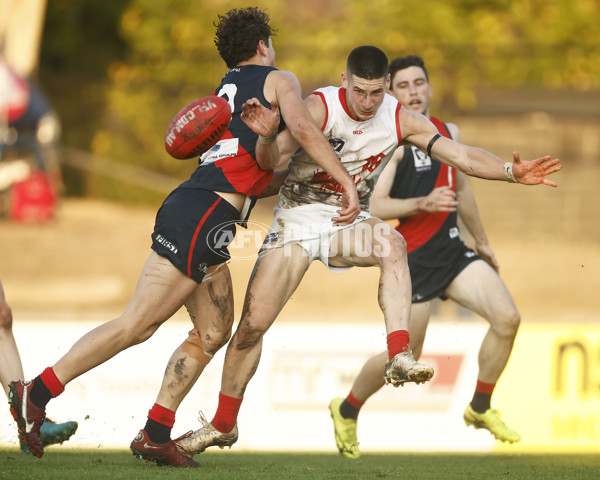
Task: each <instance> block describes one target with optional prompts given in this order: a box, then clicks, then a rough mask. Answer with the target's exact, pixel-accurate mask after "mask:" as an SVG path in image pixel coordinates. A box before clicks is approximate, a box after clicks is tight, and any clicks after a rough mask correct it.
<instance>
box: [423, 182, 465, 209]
mask: <svg viewBox="0 0 600 480" xmlns="http://www.w3.org/2000/svg"><path fill="white" fill-rule="evenodd" d="M418 205H419V208H420V209H421V210H422V211H425V212H456V206H457V205H458V202H457V201H456V192H455V191H454V190H452V188H450V187H448V186H445V187H437V188H434V189H433V190H432V191H431V193H430V194H429V195H427V196H426V197H423V198H422V199H421V200H420V201H419V203H418Z"/></svg>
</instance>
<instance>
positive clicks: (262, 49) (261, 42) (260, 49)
mask: <svg viewBox="0 0 600 480" xmlns="http://www.w3.org/2000/svg"><path fill="white" fill-rule="evenodd" d="M268 49H269V46H268V45H266V44H265V42H264V40H259V41H258V47H256V53H258V54H259V55H262V56H263V57H266V56H267V50H268Z"/></svg>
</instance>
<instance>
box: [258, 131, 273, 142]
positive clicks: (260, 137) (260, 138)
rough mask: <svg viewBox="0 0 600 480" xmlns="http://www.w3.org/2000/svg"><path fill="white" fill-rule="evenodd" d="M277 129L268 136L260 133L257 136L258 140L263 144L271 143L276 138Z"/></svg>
mask: <svg viewBox="0 0 600 480" xmlns="http://www.w3.org/2000/svg"><path fill="white" fill-rule="evenodd" d="M277 133H278V132H277V129H275V130H274V131H273V133H271V135H269V136H268V137H263V136H262V135H259V136H258V141H259V142H260V143H262V144H263V145H271V144H272V143H273V142H274V141H275V140H277Z"/></svg>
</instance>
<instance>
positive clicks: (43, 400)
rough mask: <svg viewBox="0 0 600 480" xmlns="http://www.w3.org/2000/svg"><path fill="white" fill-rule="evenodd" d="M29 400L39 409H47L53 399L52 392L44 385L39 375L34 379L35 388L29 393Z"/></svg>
mask: <svg viewBox="0 0 600 480" xmlns="http://www.w3.org/2000/svg"><path fill="white" fill-rule="evenodd" d="M29 398H30V400H31V403H33V404H34V405H35V406H36V407H38V408H46V405H47V404H48V402H49V401H50V400H51V399H52V394H51V393H50V390H49V389H48V387H47V386H46V385H44V382H42V379H41V378H40V376H39V375H38V376H37V377H35V378H34V379H33V387H32V388H31V391H30V392H29Z"/></svg>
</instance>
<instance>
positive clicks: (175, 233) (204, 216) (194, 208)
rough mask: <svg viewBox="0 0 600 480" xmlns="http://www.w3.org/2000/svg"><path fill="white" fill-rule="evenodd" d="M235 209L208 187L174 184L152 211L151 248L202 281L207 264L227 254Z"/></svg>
mask: <svg viewBox="0 0 600 480" xmlns="http://www.w3.org/2000/svg"><path fill="white" fill-rule="evenodd" d="M239 216H240V214H239V212H238V211H237V210H236V209H235V207H234V206H233V205H231V204H230V203H229V202H227V201H226V200H225V199H223V198H222V197H221V196H219V195H217V194H216V193H214V192H212V191H210V190H204V189H200V188H182V187H177V188H176V189H175V190H173V191H172V192H171V193H170V194H169V196H168V197H167V198H166V199H165V201H164V202H163V204H162V205H161V207H160V209H159V210H158V213H157V214H156V222H155V224H154V232H153V233H152V250H154V251H155V252H156V253H158V254H159V255H160V256H161V257H165V258H167V259H168V260H169V261H170V262H171V263H172V264H173V265H174V266H175V267H176V268H177V269H178V270H180V271H181V272H182V273H184V274H185V275H187V276H188V277H190V278H192V279H193V280H195V281H196V282H198V283H200V282H202V279H203V278H204V274H205V273H206V270H208V268H209V267H211V266H213V265H218V264H220V263H223V262H226V261H227V260H229V259H230V258H231V257H230V255H229V250H228V249H227V247H228V245H229V244H230V243H231V242H232V240H233V238H234V237H235V231H236V226H235V225H236V222H237V220H238V219H239Z"/></svg>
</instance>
